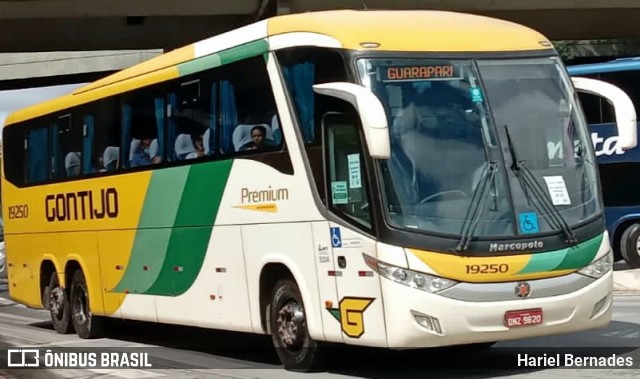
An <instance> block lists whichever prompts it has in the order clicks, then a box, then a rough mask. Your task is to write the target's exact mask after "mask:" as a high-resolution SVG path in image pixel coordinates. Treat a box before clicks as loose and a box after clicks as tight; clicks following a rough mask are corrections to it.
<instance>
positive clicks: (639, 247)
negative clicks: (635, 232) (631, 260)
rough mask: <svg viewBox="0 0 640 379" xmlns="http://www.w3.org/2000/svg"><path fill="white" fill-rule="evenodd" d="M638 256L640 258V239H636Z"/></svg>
mask: <svg viewBox="0 0 640 379" xmlns="http://www.w3.org/2000/svg"><path fill="white" fill-rule="evenodd" d="M636 255H639V256H640V237H638V238H636Z"/></svg>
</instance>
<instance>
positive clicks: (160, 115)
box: [155, 97, 165, 157]
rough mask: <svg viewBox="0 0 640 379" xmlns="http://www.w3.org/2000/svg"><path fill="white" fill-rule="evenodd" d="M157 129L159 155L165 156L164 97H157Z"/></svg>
mask: <svg viewBox="0 0 640 379" xmlns="http://www.w3.org/2000/svg"><path fill="white" fill-rule="evenodd" d="M155 109H156V130H157V132H158V155H159V156H161V157H164V147H165V138H164V116H165V115H164V97H156V98H155Z"/></svg>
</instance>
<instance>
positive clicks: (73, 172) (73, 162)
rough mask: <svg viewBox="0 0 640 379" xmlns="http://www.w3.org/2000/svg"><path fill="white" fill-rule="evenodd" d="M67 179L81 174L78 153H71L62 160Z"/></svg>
mask: <svg viewBox="0 0 640 379" xmlns="http://www.w3.org/2000/svg"><path fill="white" fill-rule="evenodd" d="M64 167H65V169H66V171H67V177H72V176H78V175H80V173H81V172H82V159H81V155H80V153H78V152H75V151H72V152H70V153H69V154H67V156H66V157H65V159H64Z"/></svg>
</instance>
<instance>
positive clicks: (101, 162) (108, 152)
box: [85, 98, 120, 172]
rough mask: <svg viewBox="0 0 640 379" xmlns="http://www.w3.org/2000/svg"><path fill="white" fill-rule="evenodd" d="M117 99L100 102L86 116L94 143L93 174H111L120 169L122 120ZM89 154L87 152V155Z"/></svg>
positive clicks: (92, 152) (92, 154)
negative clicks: (119, 115) (89, 114)
mask: <svg viewBox="0 0 640 379" xmlns="http://www.w3.org/2000/svg"><path fill="white" fill-rule="evenodd" d="M118 113H119V102H118V100H117V99H116V98H110V99H106V100H104V101H101V102H99V103H98V104H96V105H95V107H94V108H93V109H92V110H91V114H92V115H91V116H86V120H85V122H86V123H87V126H88V133H90V134H91V135H90V136H87V137H85V138H89V139H90V140H91V141H92V142H91V145H90V146H92V149H91V156H92V162H91V164H92V167H91V172H111V171H116V170H117V169H118V168H119V167H120V119H119V117H118ZM87 153H88V152H87V151H85V154H87Z"/></svg>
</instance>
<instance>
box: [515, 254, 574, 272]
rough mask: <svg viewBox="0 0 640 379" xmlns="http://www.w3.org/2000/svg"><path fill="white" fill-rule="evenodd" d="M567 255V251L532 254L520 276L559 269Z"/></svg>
mask: <svg viewBox="0 0 640 379" xmlns="http://www.w3.org/2000/svg"><path fill="white" fill-rule="evenodd" d="M566 255H567V249H562V250H556V251H549V252H546V253H536V254H531V258H530V259H529V262H528V263H527V265H526V266H524V267H523V268H522V270H520V272H518V274H530V273H533V272H544V271H552V270H554V269H555V268H556V267H558V265H559V264H560V263H561V262H562V261H563V260H564V257H565V256H566Z"/></svg>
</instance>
